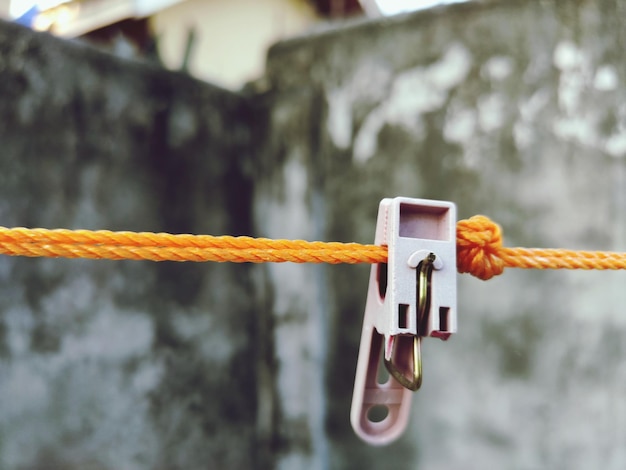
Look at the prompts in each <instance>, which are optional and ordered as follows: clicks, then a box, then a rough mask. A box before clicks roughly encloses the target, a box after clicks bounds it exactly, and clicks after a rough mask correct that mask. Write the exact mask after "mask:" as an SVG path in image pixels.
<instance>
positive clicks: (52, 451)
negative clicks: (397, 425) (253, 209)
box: [0, 23, 258, 469]
mask: <svg viewBox="0 0 626 470" xmlns="http://www.w3.org/2000/svg"><path fill="white" fill-rule="evenodd" d="M0 93H1V96H2V97H1V99H0V116H1V118H0V119H1V123H2V124H0V142H1V146H0V148H1V150H0V154H1V158H0V201H2V202H1V204H0V219H1V220H2V224H3V225H5V226H14V225H23V226H30V227H33V226H44V227H70V228H80V227H82V228H90V229H101V228H109V229H114V230H115V229H117V230H120V229H124V230H126V229H128V230H150V231H170V232H174V233H180V232H183V233H186V232H192V233H216V234H219V233H247V232H249V230H250V226H249V220H250V217H249V215H248V207H249V206H250V204H249V197H250V186H249V184H248V183H247V182H246V181H247V180H246V178H245V177H244V176H243V175H242V170H241V168H243V166H244V165H242V163H241V162H242V159H243V158H244V157H245V152H244V149H245V148H247V147H248V139H247V135H248V130H247V128H246V127H245V125H244V122H245V117H246V115H247V110H246V109H247V108H246V103H245V102H244V101H243V100H242V99H241V98H240V97H238V96H235V95H232V94H229V93H226V92H224V91H223V90H219V89H216V88H213V87H211V86H209V85H207V84H204V83H201V82H197V81H194V80H192V79H190V78H188V77H186V76H183V75H178V74H172V73H168V72H166V71H163V70H160V69H157V68H155V67H152V66H150V65H145V64H136V63H131V62H124V61H120V60H118V59H116V58H114V57H110V56H108V55H104V54H100V53H98V52H97V51H94V50H92V49H90V48H86V47H83V46H81V45H78V44H71V43H67V42H63V41H60V40H56V39H52V38H50V37H49V36H47V35H40V34H33V33H31V32H29V31H27V30H24V29H22V28H19V27H17V26H14V25H10V24H4V23H3V24H1V25H0ZM0 272H1V273H2V274H1V276H2V282H0V312H1V313H0V468H2V469H18V468H19V469H28V468H32V469H35V468H37V469H41V468H46V469H57V468H58V469H79V468H80V469H88V468H90V469H114V468H116V469H144V468H152V469H159V468H162V469H175V468H250V467H251V466H252V463H253V462H254V461H255V459H256V455H255V453H256V450H255V449H257V448H258V447H257V445H256V438H255V433H256V431H255V426H256V425H255V423H256V394H255V393H254V388H255V382H256V380H255V370H256V367H255V360H256V359H255V357H256V347H257V346H256V345H257V343H256V339H255V338H256V334H255V332H256V328H255V327H254V322H255V318H256V313H257V312H256V307H255V306H254V304H253V299H251V298H250V297H249V295H248V293H249V291H250V287H251V281H250V280H249V269H248V267H246V266H244V265H228V264H226V265H219V264H206V265H199V264H176V263H147V262H146V263H143V262H107V261H102V262H98V261H69V260H50V259H47V260H44V259H18V258H8V257H3V258H2V259H0ZM253 312H254V314H255V315H253V314H252V313H253ZM233 442H236V443H237V445H233Z"/></svg>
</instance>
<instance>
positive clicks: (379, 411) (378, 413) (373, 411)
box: [367, 405, 389, 423]
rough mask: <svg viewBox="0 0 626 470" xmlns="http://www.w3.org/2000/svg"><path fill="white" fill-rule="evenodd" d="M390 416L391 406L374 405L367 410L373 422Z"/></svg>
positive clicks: (368, 417) (368, 416)
mask: <svg viewBox="0 0 626 470" xmlns="http://www.w3.org/2000/svg"><path fill="white" fill-rule="evenodd" d="M387 416H389V408H388V407H387V406H385V405H374V406H372V407H371V408H370V409H369V410H367V419H369V420H370V421H371V422H372V423H380V422H381V421H384V420H385V418H386V417H387Z"/></svg>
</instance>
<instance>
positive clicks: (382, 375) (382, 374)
mask: <svg viewBox="0 0 626 470" xmlns="http://www.w3.org/2000/svg"><path fill="white" fill-rule="evenodd" d="M379 349H380V354H379V356H380V357H379V358H378V370H377V371H376V382H377V383H378V384H379V385H385V384H386V383H387V382H389V379H390V378H391V375H390V374H389V371H388V370H387V366H385V349H384V348H379Z"/></svg>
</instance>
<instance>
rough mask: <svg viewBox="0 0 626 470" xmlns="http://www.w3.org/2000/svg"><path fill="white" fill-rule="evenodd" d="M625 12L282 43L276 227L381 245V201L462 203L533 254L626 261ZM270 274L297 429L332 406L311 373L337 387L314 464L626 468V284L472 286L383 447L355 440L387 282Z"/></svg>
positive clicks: (262, 205) (263, 219)
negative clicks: (553, 251)
mask: <svg viewBox="0 0 626 470" xmlns="http://www.w3.org/2000/svg"><path fill="white" fill-rule="evenodd" d="M624 8H625V5H624V4H623V2H611V1H607V2H591V1H582V2H522V1H518V2H501V3H499V4H498V3H497V2H496V3H493V4H492V5H484V6H480V5H456V6H454V7H449V8H445V9H438V10H434V11H431V12H425V13H422V14H416V15H412V16H406V17H399V18H393V19H388V20H386V21H381V22H373V23H364V24H361V25H355V26H354V27H352V28H347V29H343V30H340V31H336V32H332V33H329V34H326V35H321V36H318V37H315V38H304V39H302V40H297V41H291V42H286V43H282V44H279V45H277V46H276V47H275V48H273V50H272V51H271V53H270V56H269V62H268V80H269V81H270V83H271V89H272V92H271V93H270V95H269V96H267V97H265V99H266V100H268V102H269V104H268V105H267V108H268V115H269V117H268V119H267V122H268V123H269V124H268V125H269V127H270V131H269V132H267V133H266V140H265V142H266V143H265V144H264V145H262V146H261V147H262V148H264V149H265V153H264V154H263V158H261V159H260V161H261V162H262V164H263V165H264V168H265V172H263V173H261V175H262V177H261V178H260V180H259V181H257V183H256V184H255V197H254V204H255V211H254V214H255V215H256V217H257V227H260V228H261V229H262V230H261V231H262V233H266V232H269V235H270V236H277V235H279V234H280V233H283V234H287V235H288V236H297V237H303V238H317V237H321V238H323V239H328V240H330V239H332V240H355V241H359V242H371V241H372V240H373V236H374V233H373V232H374V224H375V215H376V207H377V204H378V201H379V200H380V199H381V198H383V197H386V196H390V195H391V196H394V195H405V196H414V197H424V198H434V199H445V200H451V201H455V202H456V203H457V205H458V209H459V214H460V216H461V217H468V216H471V215H473V214H476V213H485V214H487V215H489V216H491V217H492V218H494V219H495V220H498V221H499V222H500V223H501V224H502V226H503V228H504V231H505V237H506V243H507V244H509V245H513V246H515V245H522V246H544V247H570V248H579V249H582V248H586V249H609V250H611V249H613V250H620V249H624V248H625V246H626V238H625V231H624V229H625V227H626V223H625V214H626V212H625V210H624V209H625V207H626V187H625V185H624V182H625V180H624V177H625V175H626V168H625V163H624V159H623V157H624V155H625V152H626V147H625V146H624V142H626V134H625V133H624V132H625V125H626V124H625V123H626V121H624V109H623V105H622V103H623V102H624V98H625V91H624V81H625V80H626V69H625V67H624V61H623V60H622V58H623V53H622V48H621V45H620V44H621V43H622V40H623V37H624V34H625V33H626V30H625V29H624V27H623V23H622V21H621V18H623V15H624ZM305 76H306V77H308V78H304V77H305ZM281 221H282V223H281ZM294 221H295V222H294ZM266 269H267V270H268V271H269V272H270V273H271V274H272V275H273V276H274V277H275V278H276V279H280V280H281V282H276V285H277V286H279V287H277V289H276V294H275V295H276V296H277V299H276V303H277V304H279V303H280V305H283V304H282V303H281V302H285V303H288V305H290V306H291V310H288V309H287V308H286V307H283V308H284V309H285V311H288V312H289V315H288V318H289V319H290V320H289V321H287V320H285V321H283V322H281V324H280V326H278V327H277V328H275V330H274V331H275V338H276V341H277V342H278V343H280V342H287V341H291V342H292V343H294V344H296V345H297V348H295V349H294V348H292V349H290V350H289V351H290V353H291V354H285V353H282V354H281V352H280V351H279V352H278V361H279V364H282V367H281V368H279V375H278V378H279V382H278V383H279V384H281V382H280V378H281V374H282V373H283V372H282V371H284V374H285V378H284V379H283V380H284V383H285V385H284V389H285V390H286V391H285V392H283V393H285V394H289V395H290V396H299V397H301V400H300V401H299V402H298V403H299V406H300V408H297V407H296V406H295V405H294V406H293V407H292V408H290V409H292V410H293V411H292V412H291V414H289V415H288V414H287V413H285V414H286V415H287V416H286V417H290V416H292V417H293V418H292V419H293V422H294V426H296V424H295V423H297V422H298V421H297V417H300V416H306V415H307V414H308V415H309V416H312V417H313V416H318V415H319V413H320V410H321V407H320V405H319V404H318V403H317V402H316V401H315V400H313V399H312V396H313V395H314V394H316V393H317V391H316V390H315V389H308V393H304V392H302V390H301V383H302V382H305V381H306V382H308V381H309V380H310V377H311V376H312V375H313V372H312V370H317V376H318V377H320V378H321V377H325V378H326V384H327V393H326V413H327V414H326V425H325V428H324V429H320V428H319V427H316V426H314V425H313V424H311V427H310V428H311V429H314V430H315V432H313V435H317V436H318V439H317V441H313V442H320V444H319V446H318V447H317V450H316V451H315V452H314V453H313V455H314V456H315V457H311V459H312V461H316V462H319V461H324V459H327V460H326V464H327V465H328V466H329V467H330V468H379V467H383V466H384V467H388V466H391V465H393V467H394V468H428V469H448V468H470V469H479V468H515V469H517V468H519V469H525V468H588V467H602V468H621V467H623V466H624V464H626V455H625V454H624V447H623V443H624V439H625V437H626V401H625V400H624V398H623V390H624V384H626V368H625V367H624V364H625V363H626V362H625V361H624V353H625V352H626V351H625V348H624V345H623V342H622V341H621V340H620V338H621V337H622V336H623V335H624V334H625V333H626V331H625V330H624V329H625V328H626V325H625V323H624V320H623V318H624V316H623V312H622V306H623V305H624V303H625V301H626V299H625V298H624V296H625V291H624V289H623V285H624V281H625V280H626V278H625V275H624V273H621V272H610V273H602V272H582V273H581V272H536V271H528V272H515V271H508V272H506V273H505V274H504V275H503V276H501V277H500V278H498V279H494V280H491V281H489V282H481V281H478V280H475V279H473V278H469V277H468V276H460V277H459V315H460V317H459V321H460V327H459V328H460V329H459V334H458V335H456V336H455V337H453V338H452V339H451V340H450V341H448V342H447V343H442V342H439V341H436V340H428V341H425V343H424V345H423V351H424V375H425V376H424V385H423V388H422V390H420V391H419V392H418V393H417V395H416V397H415V401H414V415H413V416H414V418H413V420H412V422H411V425H410V427H409V430H408V432H407V433H406V435H405V437H404V438H403V439H402V440H400V441H399V442H398V443H396V444H394V445H392V446H390V447H388V448H385V449H372V448H368V447H366V446H365V445H363V444H362V443H360V442H359V441H358V440H357V439H356V438H355V437H354V436H353V434H352V433H351V430H350V429H349V424H348V410H349V405H350V393H351V387H352V380H353V373H354V366H355V359H356V354H357V348H358V344H357V343H358V340H359V335H360V328H361V318H362V314H363V305H364V302H365V288H366V285H367V276H368V269H367V267H353V266H333V267H328V266H324V267H310V266H268V267H267V268H266ZM290 280H291V282H289V281H290ZM312 280H316V282H312ZM303 285H305V286H307V288H306V289H304V291H303V289H302V286H303ZM310 297H313V298H315V299H320V300H321V302H322V305H323V307H320V305H319V303H318V302H313V301H306V299H309V298H310ZM289 302H290V303H289ZM277 310H278V309H277ZM320 310H321V311H320ZM279 313H280V312H278V311H275V314H279ZM284 316H285V318H287V315H286V314H284ZM281 318H282V317H281ZM298 329H299V333H295V331H296V330H298ZM311 332H315V334H311ZM320 334H321V336H322V338H321V339H320V337H319V335H320ZM294 336H296V337H299V338H301V339H300V340H299V341H296V340H294V339H293V337H294ZM320 344H326V345H327V346H326V348H327V349H326V348H325V347H324V346H319V345H320ZM294 351H296V353H295V354H294ZM302 364H306V367H302ZM287 376H289V377H291V380H292V381H291V382H289V385H288V382H287V381H288V379H287ZM294 377H295V379H294ZM309 385H311V384H309ZM312 386H315V383H314V384H313V385H312ZM309 422H311V423H314V422H315V420H313V419H310V420H309ZM324 437H325V438H326V440H325V441H324ZM315 458H317V459H318V460H315ZM320 466H323V465H322V464H321V463H320ZM289 467H290V465H287V464H285V465H284V468H289ZM303 467H304V465H303ZM292 468H293V467H292Z"/></svg>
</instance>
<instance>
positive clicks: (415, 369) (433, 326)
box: [350, 197, 457, 445]
mask: <svg viewBox="0 0 626 470" xmlns="http://www.w3.org/2000/svg"><path fill="white" fill-rule="evenodd" d="M374 243H375V244H377V245H383V246H384V245H386V246H387V248H388V259H387V263H386V264H376V265H373V266H372V269H371V273H370V281H369V288H368V292H367V302H366V305H365V317H364V320H363V330H362V333H361V346H360V349H359V357H358V362H357V369H356V377H355V381H354V393H353V396H352V409H351V413H350V420H351V422H352V427H353V428H354V431H355V432H356V434H357V435H358V436H359V437H360V438H361V439H363V440H364V441H365V442H367V443H369V444H373V445H385V444H388V443H390V442H391V441H393V440H395V439H397V438H398V437H399V436H400V435H401V434H402V432H403V431H404V429H405V428H406V425H407V422H408V418H409V412H410V406H411V398H412V393H411V392H412V391H415V390H417V389H418V388H419V387H420V385H421V381H422V359H421V339H422V338H423V337H427V336H432V337H435V338H440V339H443V340H446V339H448V337H449V336H450V335H451V334H452V333H455V332H456V328H457V316H456V207H455V205H454V204H453V203H451V202H444V201H431V200H424V199H409V198H403V197H398V198H395V199H383V200H382V201H381V203H380V206H379V209H378V219H377V223H376V236H375V240H374ZM381 352H382V354H381ZM381 356H382V361H381ZM382 364H384V365H385V367H386V369H387V371H388V374H385V373H384V369H382V367H381V366H382ZM381 382H382V383H381Z"/></svg>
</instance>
